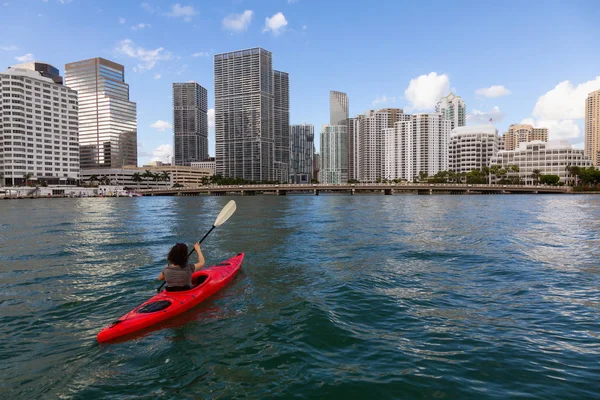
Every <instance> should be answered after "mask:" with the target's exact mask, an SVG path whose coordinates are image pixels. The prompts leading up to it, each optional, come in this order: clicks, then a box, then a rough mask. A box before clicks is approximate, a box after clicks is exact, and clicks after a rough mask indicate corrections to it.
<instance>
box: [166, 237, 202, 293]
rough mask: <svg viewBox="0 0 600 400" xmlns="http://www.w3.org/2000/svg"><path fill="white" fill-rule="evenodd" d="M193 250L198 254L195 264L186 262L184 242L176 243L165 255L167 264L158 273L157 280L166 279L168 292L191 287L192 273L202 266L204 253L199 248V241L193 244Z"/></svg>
mask: <svg viewBox="0 0 600 400" xmlns="http://www.w3.org/2000/svg"><path fill="white" fill-rule="evenodd" d="M194 250H196V253H197V254H198V262H197V263H196V264H190V263H188V247H187V245H186V244H185V243H177V244H176V245H175V246H173V247H172V248H171V251H169V255H168V256H167V260H168V261H169V265H167V266H166V267H165V268H164V269H163V270H162V271H161V273H160V274H158V280H160V281H162V280H166V281H167V291H168V292H177V291H182V290H190V289H191V288H192V274H193V273H194V272H196V271H199V270H200V269H201V268H203V267H204V255H202V251H201V250H200V243H196V244H195V245H194Z"/></svg>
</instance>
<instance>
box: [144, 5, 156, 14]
mask: <svg viewBox="0 0 600 400" xmlns="http://www.w3.org/2000/svg"><path fill="white" fill-rule="evenodd" d="M141 6H142V8H143V9H144V10H146V11H147V12H149V13H150V14H153V13H155V12H156V8H155V7H154V6H152V5H150V4H149V3H147V2H143V3H142V4H141Z"/></svg>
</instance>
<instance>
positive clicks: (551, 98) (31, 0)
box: [0, 0, 600, 165]
mask: <svg viewBox="0 0 600 400" xmlns="http://www.w3.org/2000/svg"><path fill="white" fill-rule="evenodd" d="M598 21H600V7H599V6H598V3H597V1H596V0H591V1H583V0H581V1H577V0H574V1H555V0H539V1H538V0H519V1H516V0H515V1H512V0H503V1H484V0H473V1H462V0H454V1H437V0H429V1H414V0H411V1H402V0H395V1H393V0H382V1H377V0H371V1H369V2H364V1H360V2H359V1H350V0H319V1H317V0H214V1H209V0H189V1H188V0H175V1H171V0H146V1H137V0H0V70H5V69H6V68H7V67H9V66H11V65H14V64H17V63H19V62H22V61H28V60H36V61H43V62H47V63H50V64H52V65H54V66H56V67H57V68H59V69H60V71H61V74H63V72H64V65H65V64H66V63H69V62H73V61H79V60H83V59H87V58H93V57H104V58H107V59H109V60H112V61H115V62H117V63H120V64H123V65H124V66H125V81H126V82H127V83H128V84H129V86H130V100H131V101H134V102H136V103H137V112H138V148H139V151H138V152H139V154H138V162H139V164H140V165H142V164H144V163H147V162H149V161H151V160H162V161H167V156H168V155H170V154H172V142H173V132H172V124H173V121H172V119H173V116H172V114H173V113H172V89H171V85H172V83H173V82H186V81H190V80H193V81H196V82H198V83H199V84H200V85H202V86H204V87H205V88H207V89H208V104H209V121H210V124H209V125H210V126H209V152H210V154H211V155H214V95H213V94H214V78H213V55H214V54H217V53H223V52H228V51H235V50H240V49H246V48H251V47H263V48H265V49H267V50H269V51H271V52H272V53H273V67H274V68H275V69H277V70H281V71H286V72H288V73H289V74H290V123H291V124H299V123H303V122H306V123H309V124H313V125H314V126H315V131H317V132H318V131H320V129H321V126H322V125H323V124H326V123H328V121H329V91H330V90H338V91H342V92H346V93H347V94H348V96H349V103H350V116H355V115H357V114H361V113H364V112H365V111H366V110H369V109H377V108H384V107H399V108H403V109H404V111H405V112H409V113H415V112H428V111H433V109H434V107H435V103H436V102H437V100H439V98H440V97H442V96H444V95H446V94H448V93H449V92H450V91H452V92H454V93H455V94H457V95H459V96H461V97H462V98H463V99H464V101H465V102H466V106H467V112H468V116H467V125H476V124H480V123H489V120H490V118H492V123H493V124H494V125H495V126H496V128H497V129H498V131H499V133H500V134H502V133H503V132H505V131H506V129H507V128H508V126H509V125H510V124H512V123H531V124H533V125H534V126H535V127H547V128H548V129H549V136H550V140H554V139H566V140H569V142H570V143H572V144H574V145H575V146H576V147H578V148H583V137H584V110H585V98H586V97H587V94H588V93H589V92H591V91H593V90H597V89H600V25H598ZM315 136H316V146H317V151H318V148H319V147H318V146H319V143H318V135H315Z"/></svg>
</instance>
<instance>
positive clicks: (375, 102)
mask: <svg viewBox="0 0 600 400" xmlns="http://www.w3.org/2000/svg"><path fill="white" fill-rule="evenodd" d="M395 102H396V98H395V97H393V96H390V97H388V96H386V95H383V96H381V97H378V98H376V99H375V100H373V102H372V104H373V106H377V105H380V104H386V103H395Z"/></svg>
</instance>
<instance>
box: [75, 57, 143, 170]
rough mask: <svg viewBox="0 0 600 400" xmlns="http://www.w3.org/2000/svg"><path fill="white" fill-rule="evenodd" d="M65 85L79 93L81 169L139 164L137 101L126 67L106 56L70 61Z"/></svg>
mask: <svg viewBox="0 0 600 400" xmlns="http://www.w3.org/2000/svg"><path fill="white" fill-rule="evenodd" d="M65 85H66V86H68V87H69V88H71V89H73V90H76V91H77V94H78V97H79V154H80V163H81V169H86V168H119V167H122V166H123V165H137V115H136V104H135V103H133V102H131V101H129V85H128V84H126V83H125V69H124V67H123V66H122V65H120V64H117V63H114V62H112V61H109V60H105V59H104V58H91V59H89V60H83V61H77V62H73V63H69V64H67V65H66V66H65Z"/></svg>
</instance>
